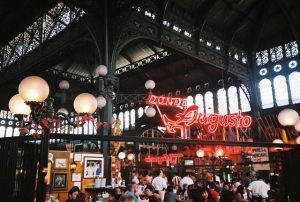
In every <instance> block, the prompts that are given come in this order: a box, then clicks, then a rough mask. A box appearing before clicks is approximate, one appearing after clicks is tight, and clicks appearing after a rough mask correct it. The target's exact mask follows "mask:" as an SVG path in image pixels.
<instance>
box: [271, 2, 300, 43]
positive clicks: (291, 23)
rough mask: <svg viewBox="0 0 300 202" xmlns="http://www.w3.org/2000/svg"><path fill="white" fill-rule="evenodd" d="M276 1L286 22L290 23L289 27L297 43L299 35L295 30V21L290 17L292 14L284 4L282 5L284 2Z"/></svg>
mask: <svg viewBox="0 0 300 202" xmlns="http://www.w3.org/2000/svg"><path fill="white" fill-rule="evenodd" d="M275 1H276V4H277V6H278V8H279V9H280V10H281V11H282V13H283V14H284V16H285V18H286V20H287V22H288V23H289V25H290V28H291V30H292V32H293V35H294V37H295V39H296V41H297V42H298V44H299V42H300V41H299V40H300V38H299V37H300V35H299V32H298V31H297V26H296V24H295V21H294V19H293V18H292V16H291V15H290V11H289V10H288V9H287V8H286V6H285V5H284V3H283V2H282V1H281V0H275Z"/></svg>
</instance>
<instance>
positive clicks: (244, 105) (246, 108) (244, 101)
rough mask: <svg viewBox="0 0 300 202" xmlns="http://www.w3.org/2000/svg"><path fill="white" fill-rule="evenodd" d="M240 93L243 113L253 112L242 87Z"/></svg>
mask: <svg viewBox="0 0 300 202" xmlns="http://www.w3.org/2000/svg"><path fill="white" fill-rule="evenodd" d="M239 91H240V103H241V108H242V112H249V111H250V110H251V107H250V103H249V100H248V98H247V96H246V94H245V92H244V91H243V89H242V88H241V87H239Z"/></svg>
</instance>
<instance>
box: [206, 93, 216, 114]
mask: <svg viewBox="0 0 300 202" xmlns="http://www.w3.org/2000/svg"><path fill="white" fill-rule="evenodd" d="M204 100H205V111H206V113H207V114H212V113H214V98H213V94H212V92H210V91H208V92H206V93H205V95H204Z"/></svg>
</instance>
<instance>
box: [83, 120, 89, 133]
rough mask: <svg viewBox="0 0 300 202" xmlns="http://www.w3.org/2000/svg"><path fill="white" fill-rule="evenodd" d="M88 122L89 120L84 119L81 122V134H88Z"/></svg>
mask: <svg viewBox="0 0 300 202" xmlns="http://www.w3.org/2000/svg"><path fill="white" fill-rule="evenodd" d="M89 122H90V121H86V122H85V123H84V124H83V134H84V135H87V134H89Z"/></svg>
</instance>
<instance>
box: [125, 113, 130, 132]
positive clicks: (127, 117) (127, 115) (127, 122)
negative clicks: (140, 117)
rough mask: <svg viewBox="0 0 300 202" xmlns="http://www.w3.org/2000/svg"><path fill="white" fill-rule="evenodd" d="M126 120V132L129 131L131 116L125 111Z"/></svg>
mask: <svg viewBox="0 0 300 202" xmlns="http://www.w3.org/2000/svg"><path fill="white" fill-rule="evenodd" d="M124 120H125V130H128V129H129V123H130V115H129V111H128V110H127V111H125V114H124Z"/></svg>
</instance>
